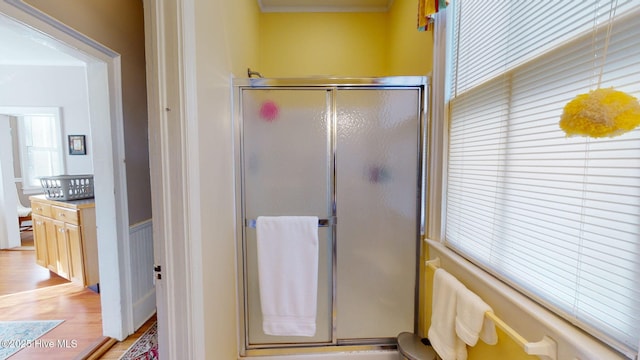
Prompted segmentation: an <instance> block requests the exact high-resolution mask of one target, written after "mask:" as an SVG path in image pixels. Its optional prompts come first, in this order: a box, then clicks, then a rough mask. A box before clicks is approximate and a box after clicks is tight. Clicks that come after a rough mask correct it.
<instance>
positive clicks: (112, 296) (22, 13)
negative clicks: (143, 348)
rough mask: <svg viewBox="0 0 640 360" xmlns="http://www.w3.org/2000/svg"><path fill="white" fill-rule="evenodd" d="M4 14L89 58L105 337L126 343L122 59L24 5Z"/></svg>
mask: <svg viewBox="0 0 640 360" xmlns="http://www.w3.org/2000/svg"><path fill="white" fill-rule="evenodd" d="M0 13H3V14H5V15H7V16H9V17H11V18H13V19H15V20H17V21H19V22H21V23H24V24H26V25H27V26H29V27H31V28H34V29H35V30H38V31H40V32H42V33H44V34H46V35H48V36H50V37H51V38H53V39H56V40H58V41H60V42H62V43H64V44H67V45H68V46H70V47H71V48H74V49H77V50H78V51H79V52H81V53H84V54H85V55H86V56H87V64H88V65H87V77H88V85H89V109H90V110H89V111H90V118H91V120H90V121H91V132H92V133H93V134H99V136H92V148H93V167H94V176H95V178H96V181H95V194H96V204H98V206H96V214H97V232H98V256H99V261H100V288H101V294H100V295H101V296H100V298H101V305H102V324H103V335H105V336H109V337H112V338H115V339H118V340H123V339H124V338H126V337H127V335H129V334H131V333H132V332H133V330H134V329H133V319H132V304H131V295H130V294H131V289H130V287H131V285H130V275H128V274H127V272H126V265H125V264H126V259H127V258H128V256H129V253H128V249H129V226H128V221H129V220H128V219H129V215H128V204H127V186H126V185H127V184H126V169H125V152H124V130H123V128H124V124H123V114H122V81H121V71H120V54H118V53H116V52H114V51H113V50H111V49H109V48H107V47H105V46H103V45H102V44H100V43H98V42H96V41H94V40H92V39H90V38H88V37H86V36H84V35H83V34H81V33H79V32H77V31H76V30H74V29H72V28H70V27H68V26H66V25H65V24H63V23H61V22H59V21H58V20H56V19H54V18H52V17H50V16H48V15H46V14H45V13H43V12H41V11H39V10H38V9H36V8H34V7H32V6H31V5H29V4H26V3H25V2H23V1H22V0H0Z"/></svg>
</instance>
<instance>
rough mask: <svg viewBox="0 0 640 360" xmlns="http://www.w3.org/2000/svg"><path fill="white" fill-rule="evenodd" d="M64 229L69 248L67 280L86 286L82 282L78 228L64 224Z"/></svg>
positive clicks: (81, 259)
mask: <svg viewBox="0 0 640 360" xmlns="http://www.w3.org/2000/svg"><path fill="white" fill-rule="evenodd" d="M65 229H66V233H67V241H68V243H67V244H68V247H69V275H70V278H69V280H71V281H73V282H76V283H80V284H83V285H87V284H85V281H84V260H83V251H82V235H81V233H80V226H77V225H72V224H65Z"/></svg>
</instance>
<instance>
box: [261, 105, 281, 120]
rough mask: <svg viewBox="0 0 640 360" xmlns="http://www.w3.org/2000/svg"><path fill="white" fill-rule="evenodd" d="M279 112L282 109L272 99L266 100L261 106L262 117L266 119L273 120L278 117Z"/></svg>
mask: <svg viewBox="0 0 640 360" xmlns="http://www.w3.org/2000/svg"><path fill="white" fill-rule="evenodd" d="M278 113H280V109H279V108H278V105H277V104H276V103H275V102H273V101H271V100H268V101H265V102H263V103H262V105H261V106H260V117H261V118H262V119H264V120H266V121H269V122H271V121H273V120H275V119H276V118H277V117H278Z"/></svg>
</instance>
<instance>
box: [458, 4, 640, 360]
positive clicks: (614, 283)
mask: <svg viewBox="0 0 640 360" xmlns="http://www.w3.org/2000/svg"><path fill="white" fill-rule="evenodd" d="M487 4H491V6H490V7H489V6H488V5H487ZM496 4H497V5H496ZM612 5H615V7H613V8H615V10H616V12H615V17H613V22H612V24H613V26H612V32H611V37H610V40H609V45H608V51H607V55H606V63H605V66H604V71H603V77H602V83H601V87H603V88H606V87H614V88H615V89H617V90H621V91H625V92H627V93H629V94H631V95H633V96H635V97H640V26H638V24H637V19H638V16H640V2H638V1H624V0H619V1H617V3H616V2H615V1H614V4H612V3H611V0H600V1H593V0H592V1H555V2H539V1H536V2H533V1H497V2H490V3H487V2H486V1H480V0H458V1H454V2H453V3H452V7H450V8H449V11H450V14H451V16H452V18H451V19H450V20H449V21H448V24H449V26H450V27H449V30H448V34H449V35H450V36H451V37H450V39H449V49H450V51H451V57H450V58H451V62H450V71H449V74H448V80H449V84H448V86H449V92H450V94H448V95H449V106H450V110H449V117H450V132H449V135H450V138H449V159H448V166H447V168H448V171H447V185H446V186H447V191H446V214H445V216H446V222H445V242H446V244H447V245H448V246H450V247H452V248H453V249H455V250H456V251H458V252H459V253H461V254H463V255H464V256H465V257H467V258H468V259H470V260H472V261H474V262H476V263H477V264H479V265H480V266H482V267H483V268H485V269H487V270H489V271H491V272H493V273H494V274H495V275H496V276H498V277H500V278H502V279H504V280H505V281H507V282H509V283H511V284H512V285H514V286H515V287H517V288H519V289H520V290H522V291H523V292H525V293H526V294H528V295H529V296H532V297H534V298H536V299H537V300H538V301H540V302H541V303H543V304H544V305H546V306H547V307H549V308H550V309H552V310H554V311H556V312H557V313H559V314H560V315H561V316H564V317H565V318H567V319H568V320H569V321H571V322H573V323H575V324H577V325H578V326H580V327H582V328H583V329H585V330H587V331H589V332H590V333H592V334H594V335H595V336H597V337H599V338H601V339H602V340H604V341H606V342H607V343H609V344H610V345H612V346H613V347H615V348H616V349H618V350H619V351H622V352H624V353H625V354H627V355H628V356H630V357H632V356H635V354H637V351H638V344H639V343H640V130H639V129H636V130H634V131H631V132H629V133H626V134H624V135H621V136H618V137H615V138H601V139H591V138H581V137H580V138H567V137H566V136H565V134H564V132H563V131H562V130H561V129H560V128H559V126H558V121H559V120H560V116H561V114H562V109H563V107H564V105H565V104H566V103H567V102H568V101H570V100H571V99H573V98H574V97H575V96H576V95H578V94H582V93H587V92H588V91H589V90H593V89H595V87H596V86H597V82H598V75H599V73H600V66H601V64H602V60H603V59H604V56H603V55H604V54H603V51H604V47H605V40H606V33H607V25H608V24H609V19H610V17H609V14H610V13H609V11H610V9H612Z"/></svg>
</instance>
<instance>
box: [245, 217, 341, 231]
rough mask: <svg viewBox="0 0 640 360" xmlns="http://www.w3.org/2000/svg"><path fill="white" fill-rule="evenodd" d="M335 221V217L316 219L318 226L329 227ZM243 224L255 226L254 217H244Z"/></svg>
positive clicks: (250, 226) (249, 226) (252, 227)
mask: <svg viewBox="0 0 640 360" xmlns="http://www.w3.org/2000/svg"><path fill="white" fill-rule="evenodd" d="M335 223H336V221H335V218H331V219H318V227H329V226H332V225H334V224H335ZM245 226H246V227H248V228H251V229H255V228H256V219H246V220H245Z"/></svg>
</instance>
